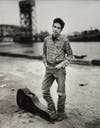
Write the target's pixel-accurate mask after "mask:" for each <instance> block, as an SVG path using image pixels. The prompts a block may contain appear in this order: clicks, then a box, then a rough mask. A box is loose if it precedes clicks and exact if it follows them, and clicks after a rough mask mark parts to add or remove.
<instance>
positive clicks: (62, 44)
mask: <svg viewBox="0 0 100 128" xmlns="http://www.w3.org/2000/svg"><path fill="white" fill-rule="evenodd" d="M71 58H72V49H71V47H70V44H69V40H68V39H67V38H66V37H65V36H62V35H60V36H59V37H58V38H56V39H55V40H53V39H52V36H51V35H50V36H48V37H46V38H45V40H44V46H43V61H44V63H46V62H50V63H56V62H59V61H64V60H65V59H67V60H69V61H70V59H71Z"/></svg>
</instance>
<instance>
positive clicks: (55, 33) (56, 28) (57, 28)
mask: <svg viewBox="0 0 100 128" xmlns="http://www.w3.org/2000/svg"><path fill="white" fill-rule="evenodd" d="M61 31H62V30H61V25H60V24H59V23H54V24H53V26H52V34H53V36H58V35H59V34H60V33H61Z"/></svg>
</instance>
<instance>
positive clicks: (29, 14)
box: [19, 0, 37, 41]
mask: <svg viewBox="0 0 100 128" xmlns="http://www.w3.org/2000/svg"><path fill="white" fill-rule="evenodd" d="M19 8H20V25H21V28H20V29H21V31H20V32H21V33H20V34H21V40H23V41H32V38H33V36H34V35H35V33H36V31H37V29H36V4H35V0H22V1H20V2H19Z"/></svg>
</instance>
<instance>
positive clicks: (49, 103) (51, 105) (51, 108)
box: [43, 95, 57, 121]
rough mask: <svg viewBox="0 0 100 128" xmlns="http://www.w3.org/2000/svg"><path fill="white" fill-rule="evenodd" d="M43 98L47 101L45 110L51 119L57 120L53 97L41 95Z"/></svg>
mask: <svg viewBox="0 0 100 128" xmlns="http://www.w3.org/2000/svg"><path fill="white" fill-rule="evenodd" d="M43 97H44V99H45V100H46V102H47V111H48V113H49V114H50V116H51V118H52V120H53V121H55V120H57V114H56V108H55V104H54V102H53V99H52V97H51V96H49V95H43Z"/></svg>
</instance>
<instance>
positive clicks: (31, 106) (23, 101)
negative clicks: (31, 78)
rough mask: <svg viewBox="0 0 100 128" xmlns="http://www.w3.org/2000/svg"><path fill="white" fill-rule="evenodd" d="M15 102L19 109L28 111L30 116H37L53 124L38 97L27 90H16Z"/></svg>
mask: <svg viewBox="0 0 100 128" xmlns="http://www.w3.org/2000/svg"><path fill="white" fill-rule="evenodd" d="M16 101H17V105H18V106H19V108H20V109H22V110H25V111H28V112H30V113H32V114H38V115H39V116H40V117H42V118H44V119H46V120H47V121H49V122H53V120H52V118H51V116H50V114H49V113H48V112H47V110H46V107H45V106H44V105H43V104H41V103H40V101H39V99H38V97H37V96H36V95H35V94H34V93H32V92H31V91H30V90H29V89H28V88H21V89H18V91H17V95H16Z"/></svg>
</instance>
